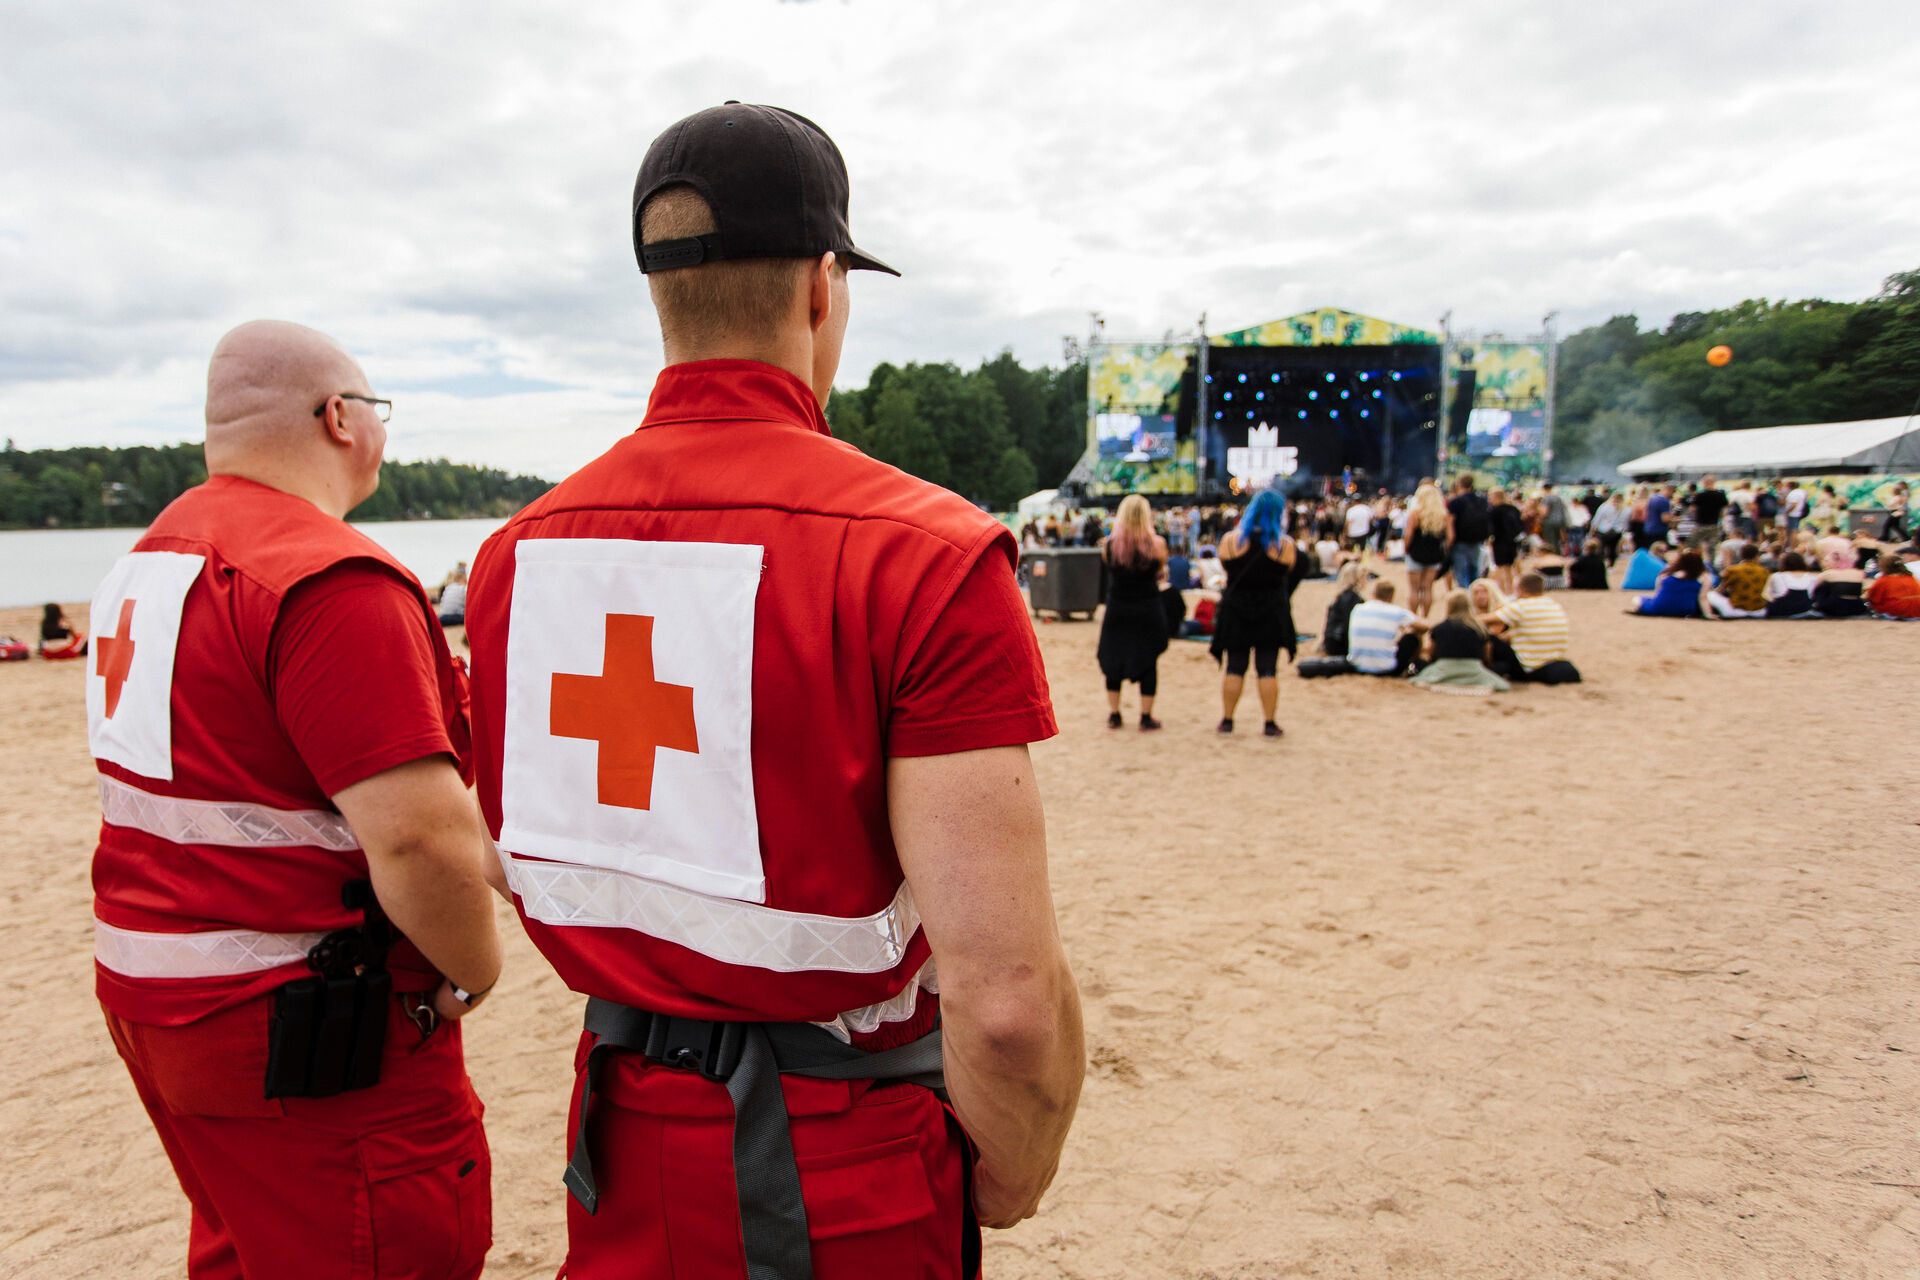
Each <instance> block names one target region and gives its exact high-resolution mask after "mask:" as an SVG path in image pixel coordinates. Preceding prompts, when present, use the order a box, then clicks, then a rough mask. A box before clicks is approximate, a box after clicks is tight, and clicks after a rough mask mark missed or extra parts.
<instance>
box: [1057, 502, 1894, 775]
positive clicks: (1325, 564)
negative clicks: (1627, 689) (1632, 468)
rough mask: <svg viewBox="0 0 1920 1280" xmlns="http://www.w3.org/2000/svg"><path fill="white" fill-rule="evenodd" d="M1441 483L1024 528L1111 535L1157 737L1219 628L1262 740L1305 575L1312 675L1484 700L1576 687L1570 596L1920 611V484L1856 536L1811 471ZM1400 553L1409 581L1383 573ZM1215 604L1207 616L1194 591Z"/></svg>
mask: <svg viewBox="0 0 1920 1280" xmlns="http://www.w3.org/2000/svg"><path fill="white" fill-rule="evenodd" d="M1448 488H1449V492H1447V493H1443V492H1442V491H1441V489H1440V487H1439V486H1437V485H1435V484H1434V483H1433V482H1431V481H1424V482H1422V483H1421V484H1420V486H1419V487H1418V488H1417V490H1416V491H1415V492H1414V493H1413V494H1411V495H1408V496H1394V495H1391V494H1389V493H1387V492H1386V491H1385V490H1379V491H1376V492H1375V493H1373V494H1371V495H1369V494H1366V493H1364V492H1360V491H1357V490H1352V489H1350V490H1349V491H1348V492H1347V493H1345V494H1334V495H1327V496H1321V497H1317V498H1314V499H1311V500H1305V501H1302V500H1299V499H1297V498H1296V499H1292V500H1289V499H1287V498H1285V497H1283V496H1282V495H1281V494H1279V493H1278V492H1275V491H1272V490H1267V491H1263V492H1261V493H1259V494H1257V495H1255V496H1254V498H1253V499H1252V500H1251V501H1249V502H1248V503H1247V504H1246V506H1245V507H1244V508H1240V507H1234V506H1208V507H1202V506H1184V507H1182V506H1175V507H1170V508H1166V509H1163V510H1160V511H1158V512H1156V511H1154V510H1153V509H1152V508H1151V507H1150V506H1149V504H1148V502H1147V500H1146V499H1145V498H1143V497H1140V496H1138V495H1133V496H1130V497H1128V498H1126V499H1124V500H1123V501H1122V502H1121V503H1120V507H1119V509H1118V511H1116V512H1115V513H1113V517H1112V526H1111V528H1109V527H1108V524H1107V520H1106V517H1105V513H1103V512H1099V511H1081V512H1074V513H1070V514H1067V515H1065V516H1061V515H1051V516H1047V517H1044V518H1037V519H1033V520H1029V521H1026V522H1025V523H1023V524H1022V525H1021V527H1020V531H1019V532H1020V541H1021V544H1022V546H1023V547H1025V548H1029V549H1033V548H1047V547H1062V546H1083V547H1099V548H1101V554H1102V557H1103V559H1104V560H1105V562H1106V565H1107V568H1108V583H1109V586H1108V591H1107V610H1106V613H1105V616H1104V617H1103V620H1102V624H1101V634H1100V645H1099V659H1100V666H1101V669H1102V672H1103V673H1104V675H1105V676H1106V681H1107V692H1108V704H1109V709H1110V715H1109V720H1108V724H1109V725H1110V727H1112V728H1116V729H1117V728H1121V727H1123V725H1124V723H1125V722H1124V719H1123V717H1122V716H1121V713H1120V694H1121V690H1122V688H1123V686H1124V685H1125V684H1126V683H1127V682H1130V681H1131V682H1137V683H1138V684H1139V686H1140V692H1141V711H1140V719H1139V727H1140V728H1141V729H1143V730H1153V729H1158V728H1159V727H1160V722H1159V721H1158V720H1156V719H1155V718H1154V717H1153V714H1152V712H1153V700H1154V696H1155V694H1156V692H1157V674H1158V673H1157V662H1158V657H1159V655H1160V654H1161V653H1163V652H1165V651H1166V648H1167V646H1168V642H1169V638H1170V637H1172V638H1191V639H1206V640H1208V641H1209V642H1210V644H1211V646H1212V651H1213V655H1214V657H1215V658H1216V659H1217V660H1218V661H1219V662H1220V663H1221V666H1222V668H1223V677H1222V682H1221V684H1222V688H1221V704H1222V714H1221V719H1220V724H1219V731H1220V732H1221V733H1231V732H1233V727H1234V714H1235V710H1236V708H1237V705H1238V703H1239V701H1240V699H1241V696H1242V693H1243V691H1244V686H1245V680H1246V675H1247V670H1248V667H1249V666H1251V667H1252V668H1253V673H1254V678H1255V683H1256V690H1257V693H1258V699H1259V703H1260V708H1261V711H1262V713H1263V717H1264V727H1263V732H1264V733H1265V734H1266V735H1268V736H1270V737H1278V736H1280V735H1281V732H1282V731H1281V729H1280V727H1279V725H1278V724H1277V723H1276V721H1275V711H1276V707H1277V702H1278V694H1279V686H1278V680H1277V677H1278V670H1279V660H1278V656H1279V653H1280V651H1281V650H1285V651H1286V652H1287V654H1288V656H1289V658H1290V659H1294V658H1296V657H1297V655H1296V650H1297V648H1298V641H1297V637H1296V632H1295V629H1294V625H1293V617H1292V605H1291V599H1292V595H1293V589H1294V587H1295V586H1296V585H1297V584H1298V583H1299V582H1301V581H1302V580H1304V579H1306V578H1324V577H1333V578H1335V579H1336V585H1337V587H1338V591H1337V593H1336V596H1335V599H1334V602H1333V604H1332V605H1331V606H1330V607H1329V609H1328V612H1327V617H1326V621H1325V624H1324V626H1323V628H1322V631H1321V633H1320V636H1319V650H1320V652H1319V654H1318V656H1316V657H1311V658H1302V659H1298V660H1297V662H1296V670H1297V673H1298V674H1300V675H1302V676H1326V675H1339V674H1348V673H1358V674H1366V675H1375V676H1387V677H1404V678H1407V679H1409V680H1410V681H1412V682H1414V683H1416V684H1420V685H1423V686H1427V687H1431V688H1435V689H1438V690H1441V691H1448V692H1460V693H1476V694H1477V693H1486V692H1492V691H1496V690H1505V689H1507V688H1510V687H1511V685H1512V684H1513V683H1514V682H1528V683H1539V684H1562V683H1572V682H1576V681H1578V680H1579V679H1580V675H1579V672H1578V670H1577V669H1575V668H1574V666H1573V665H1572V663H1571V662H1570V661H1569V629H1568V625H1567V617H1566V613H1565V611H1564V610H1563V609H1562V608H1561V607H1560V605H1559V604H1558V603H1557V602H1555V601H1554V600H1552V599H1551V598H1549V596H1548V592H1549V591H1550V590H1553V589H1569V590H1600V591H1604V590H1611V589H1614V581H1613V576H1612V573H1613V571H1615V570H1616V569H1617V568H1618V567H1619V564H1620V561H1621V560H1622V559H1625V561H1626V565H1625V568H1624V570H1623V571H1621V574H1620V582H1619V586H1620V588H1621V589H1624V590H1627V591H1633V592H1639V593H1644V594H1638V595H1636V596H1634V597H1633V599H1632V602H1631V605H1630V607H1629V609H1628V612H1630V613H1634V614H1637V615H1643V616H1650V617H1696V618H1710V619H1735V618H1849V617H1881V618H1898V619H1911V618H1920V576H1916V575H1920V548H1917V547H1916V542H1915V537H1914V534H1915V532H1916V531H1915V530H1912V529H1910V528H1909V521H1908V509H1907V504H1908V496H1909V495H1908V490H1907V486H1906V485H1905V484H1904V483H1900V484H1896V485H1894V486H1893V487H1892V489H1891V491H1890V497H1889V501H1888V503H1887V507H1886V510H1885V518H1884V522H1882V521H1880V520H1879V518H1878V513H1876V520H1875V523H1876V525H1877V528H1876V529H1875V530H1874V533H1877V534H1878V535H1879V536H1873V533H1869V532H1866V531H1863V530H1859V529H1855V528H1853V525H1854V524H1855V521H1854V519H1853V513H1852V512H1851V511H1850V510H1849V507H1848V503H1847V500H1846V499H1845V498H1844V497H1841V496H1840V495H1839V494H1838V493H1836V492H1835V491H1834V489H1833V488H1832V487H1831V486H1825V485H1816V486H1807V485H1803V484H1801V483H1799V482H1797V481H1794V480H1788V479H1776V480H1766V481H1756V482H1741V483H1738V484H1734V485H1731V486H1728V487H1724V488H1723V487H1722V486H1721V485H1720V484H1719V481H1718V478H1717V477H1715V476H1705V477H1702V478H1701V479H1700V480H1699V481H1697V482H1695V483H1690V484H1685V485H1676V484H1663V485H1649V484H1641V485H1635V486H1631V487H1623V488H1609V487H1605V486H1601V485H1585V486H1580V487H1579V491H1578V492H1577V493H1573V494H1571V495H1570V494H1568V493H1567V492H1563V491H1562V490H1561V489H1560V487H1559V486H1556V485H1554V484H1551V483H1544V484H1539V485H1537V486H1530V487H1529V488H1528V490H1526V491H1524V492H1523V491H1521V490H1520V489H1518V488H1514V489H1509V488H1505V487H1500V486H1495V487H1493V488H1491V489H1489V490H1487V491H1486V492H1485V493H1484V494H1482V493H1481V492H1479V491H1478V487H1477V486H1476V484H1475V482H1474V479H1473V477H1472V476H1470V475H1464V476H1461V477H1459V478H1458V479H1457V480H1455V481H1454V482H1453V483H1452V484H1451V485H1450V486H1449V487H1448ZM1391 560H1397V561H1400V562H1402V563H1403V565H1404V567H1405V571H1406V587H1405V591H1406V594H1405V597H1404V600H1403V599H1402V598H1401V597H1400V589H1399V587H1398V585H1397V584H1395V583H1392V582H1387V581H1382V580H1379V579H1378V577H1377V574H1376V573H1375V570H1376V569H1377V568H1378V567H1380V566H1381V565H1382V564H1383V562H1385V561H1391ZM1190 595H1193V596H1196V597H1197V598H1196V599H1195V600H1194V602H1193V604H1192V606H1191V613H1189V603H1188V599H1189V596H1190Z"/></svg>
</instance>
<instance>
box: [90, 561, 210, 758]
mask: <svg viewBox="0 0 1920 1280" xmlns="http://www.w3.org/2000/svg"><path fill="white" fill-rule="evenodd" d="M206 562H207V558H206V557H205V556H190V555H184V554H182V553H180V552H178V551H134V552H130V553H129V554H127V555H124V556H122V557H120V559H119V561H118V562H117V563H116V564H115V565H114V566H113V568H112V569H110V570H108V572H107V576H106V578H105V580H104V581H102V582H101V583H100V589H99V590H98V591H96V592H94V593H93V615H92V617H93V620H92V626H93V635H92V636H91V637H90V638H89V639H88V642H87V643H88V646H89V647H88V650H87V748H88V750H90V751H91V752H92V753H93V755H94V758H95V759H98V760H107V761H111V762H112V763H114V764H117V765H120V766H121V767H122V768H126V769H131V770H133V771H134V772H135V773H137V774H139V775H140V776H141V777H143V778H158V779H162V780H164V781H172V779H173V656H174V651H175V649H176V648H177V647H178V646H179V643H180V611H181V609H182V608H183V607H184V606H185V605H186V601H187V591H188V589H189V588H191V587H192V586H193V583H194V580H195V579H196V578H198V577H199V576H200V569H201V566H203V565H205V564H206Z"/></svg>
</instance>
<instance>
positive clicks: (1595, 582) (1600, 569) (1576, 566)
mask: <svg viewBox="0 0 1920 1280" xmlns="http://www.w3.org/2000/svg"><path fill="white" fill-rule="evenodd" d="M1567 587H1568V588H1569V589H1570V590H1573V591H1607V590H1610V589H1611V584H1610V583H1608V581H1607V556H1606V553H1605V552H1604V551H1603V550H1602V549H1601V547H1600V539H1598V538H1588V539H1587V541H1586V545H1585V546H1583V547H1582V548H1581V550H1580V554H1579V555H1577V556H1575V557H1574V558H1573V560H1572V561H1571V562H1570V563H1568V565H1567Z"/></svg>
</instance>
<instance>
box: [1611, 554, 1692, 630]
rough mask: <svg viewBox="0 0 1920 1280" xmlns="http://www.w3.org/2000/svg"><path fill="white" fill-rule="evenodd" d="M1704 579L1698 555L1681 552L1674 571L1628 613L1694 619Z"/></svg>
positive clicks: (1653, 616)
mask: <svg viewBox="0 0 1920 1280" xmlns="http://www.w3.org/2000/svg"><path fill="white" fill-rule="evenodd" d="M1706 577H1707V562H1706V561H1705V560H1704V559H1702V558H1701V556H1700V553H1699V552H1698V551H1682V552H1681V553H1680V555H1679V556H1678V558H1676V559H1675V560H1674V562H1673V567H1672V568H1671V569H1669V570H1667V571H1666V572H1665V573H1663V574H1661V575H1660V579H1659V581H1657V582H1656V583H1654V587H1653V594H1652V595H1650V596H1641V597H1640V598H1639V599H1638V600H1635V601H1634V602H1633V607H1632V608H1631V609H1629V610H1627V612H1628V613H1637V614H1641V615H1642V616H1645V617H1652V618H1697V617H1699V616H1701V614H1700V606H1701V590H1702V588H1703V587H1704V586H1705V583H1706Z"/></svg>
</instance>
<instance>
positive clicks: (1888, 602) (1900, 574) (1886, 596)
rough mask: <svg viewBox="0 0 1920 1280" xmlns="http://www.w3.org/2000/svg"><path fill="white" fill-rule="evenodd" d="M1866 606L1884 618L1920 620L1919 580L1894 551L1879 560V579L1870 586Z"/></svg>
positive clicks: (1868, 585)
mask: <svg viewBox="0 0 1920 1280" xmlns="http://www.w3.org/2000/svg"><path fill="white" fill-rule="evenodd" d="M1867 607H1868V608H1869V609H1872V610H1873V611H1874V612H1875V613H1877V614H1879V615H1880V616H1881V617H1883V618H1920V578H1916V577H1914V576H1913V573H1912V572H1911V571H1910V570H1909V569H1908V568H1907V563H1906V561H1904V560H1902V559H1901V558H1900V557H1899V556H1897V555H1894V554H1893V553H1892V552H1886V553H1884V554H1882V555H1881V557H1880V576H1879V577H1877V578H1875V579H1874V580H1873V581H1872V582H1869V583H1868V584H1867Z"/></svg>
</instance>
